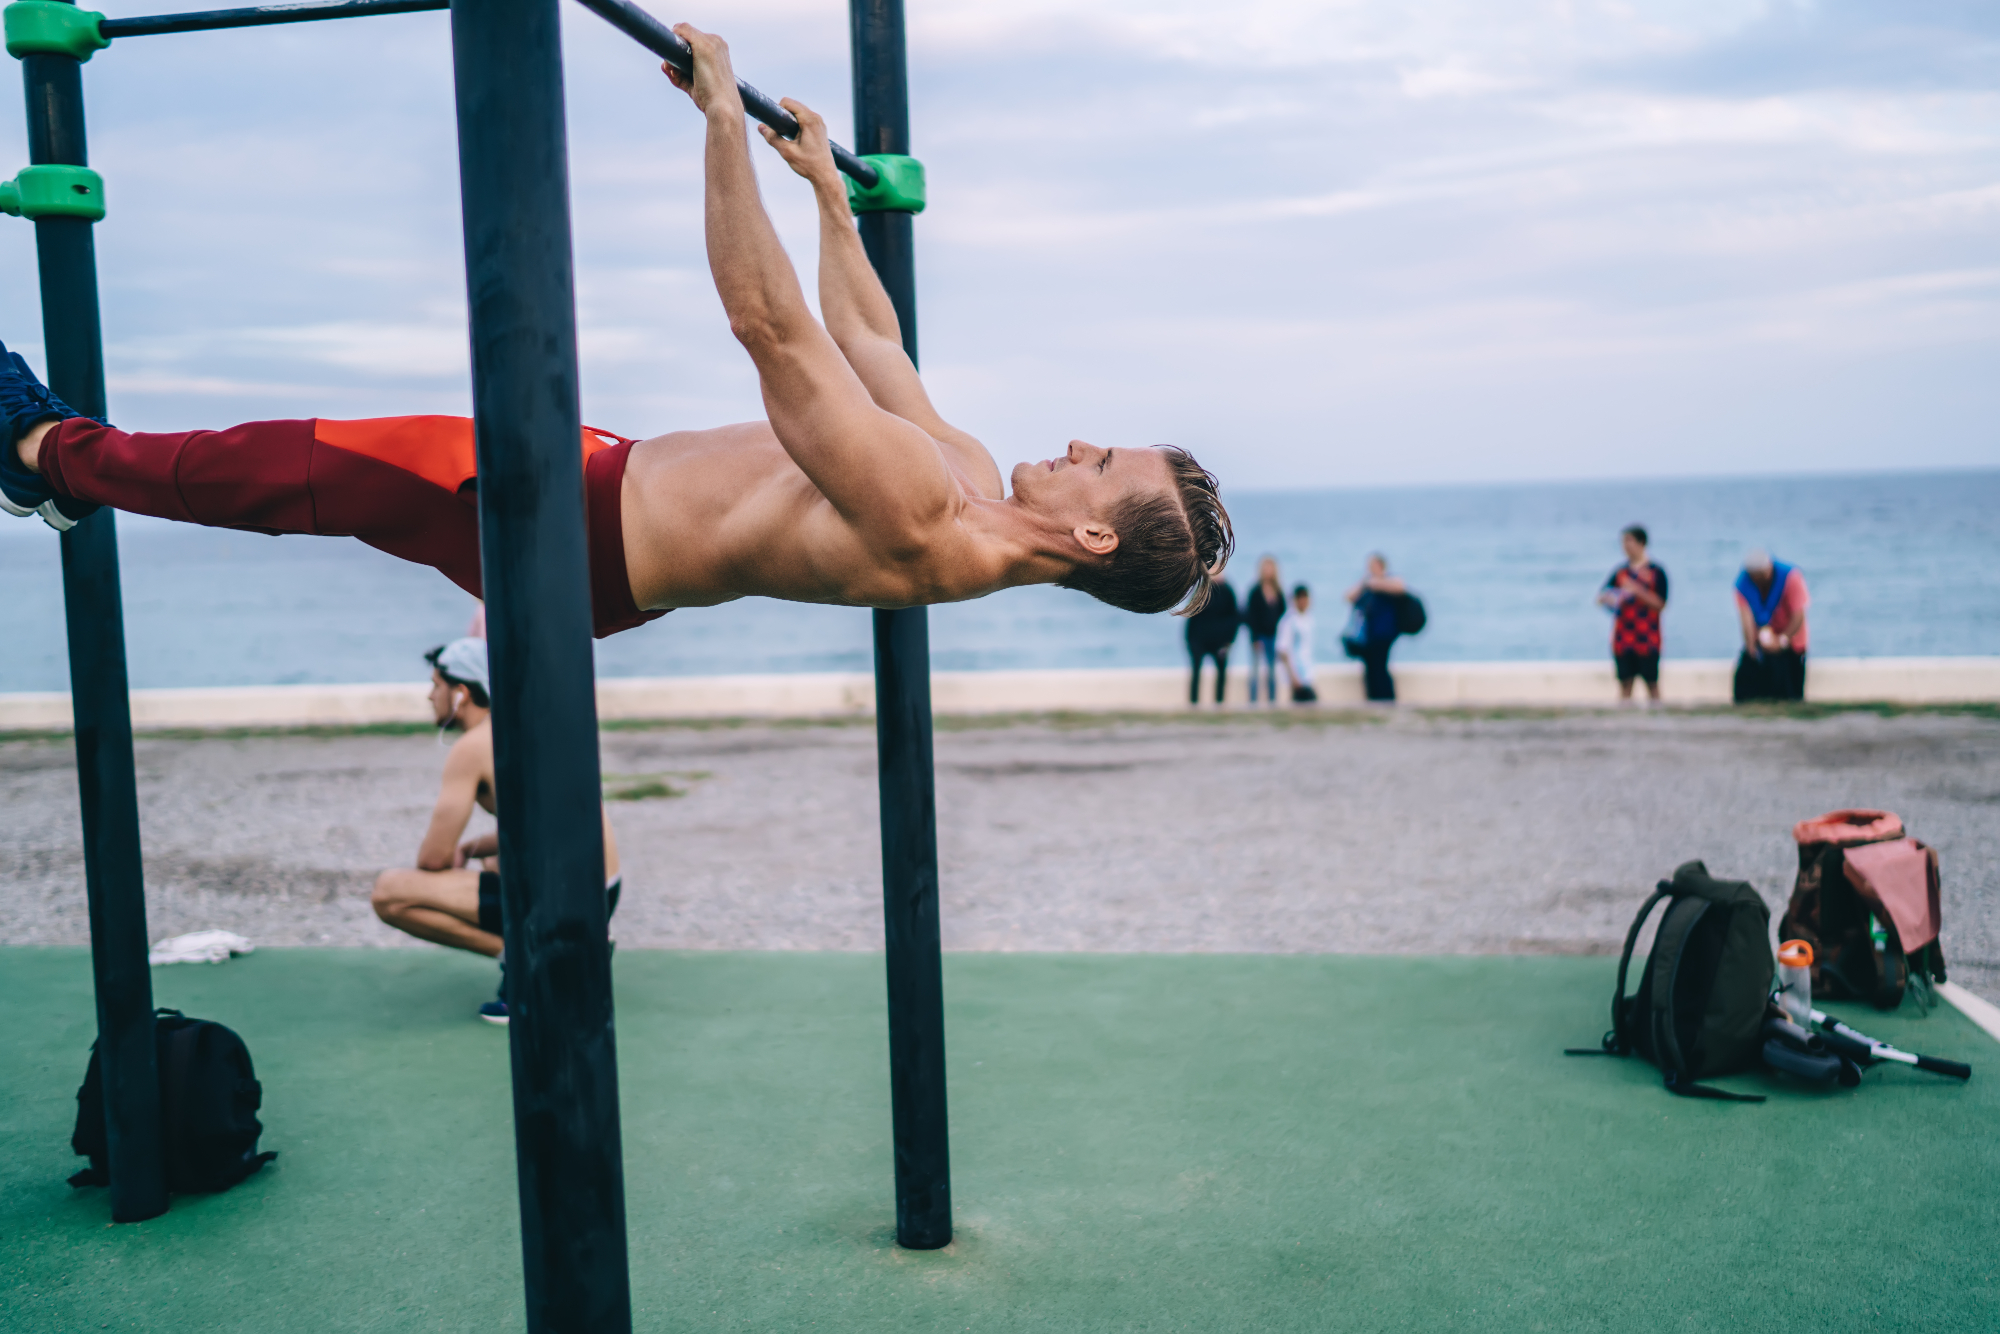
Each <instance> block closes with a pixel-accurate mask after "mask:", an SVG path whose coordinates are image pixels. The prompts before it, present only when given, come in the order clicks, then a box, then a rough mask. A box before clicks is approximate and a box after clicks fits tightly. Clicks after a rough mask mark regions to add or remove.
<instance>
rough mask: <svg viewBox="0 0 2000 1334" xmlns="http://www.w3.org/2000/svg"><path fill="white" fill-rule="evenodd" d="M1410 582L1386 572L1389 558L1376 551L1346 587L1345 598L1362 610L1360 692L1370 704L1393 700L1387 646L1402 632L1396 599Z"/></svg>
mask: <svg viewBox="0 0 2000 1334" xmlns="http://www.w3.org/2000/svg"><path fill="white" fill-rule="evenodd" d="M1409 591H1410V588H1409V585H1408V584H1405V583H1404V582H1403V581H1402V580H1401V579H1398V578H1396V576H1394V575H1392V574H1390V573H1389V558H1388V557H1387V556H1384V555H1383V554H1382V553H1381V552H1379V551H1377V552H1374V553H1372V554H1371V555H1370V556H1369V557H1368V572H1367V573H1366V574H1364V575H1363V576H1362V577H1361V582H1360V583H1358V584H1356V585H1355V586H1354V587H1352V588H1350V589H1348V590H1347V600H1348V601H1349V602H1351V603H1353V604H1354V609H1355V610H1356V611H1358V612H1360V613H1361V649H1360V652H1359V653H1358V654H1356V656H1357V657H1359V658H1360V659H1361V686H1362V692H1363V693H1364V694H1365V695H1366V696H1367V697H1368V701H1369V703H1371V704H1393V703H1395V702H1396V680H1395V678H1394V677H1392V676H1390V675H1389V650H1390V648H1391V647H1392V646H1394V644H1395V642H1396V636H1397V635H1399V634H1401V633H1402V630H1401V628H1400V626H1399V624H1398V622H1399V616H1398V610H1399V609H1398V607H1397V600H1398V599H1399V598H1401V597H1402V596H1403V595H1404V594H1406V593H1408V592H1409Z"/></svg>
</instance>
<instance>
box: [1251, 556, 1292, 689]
mask: <svg viewBox="0 0 2000 1334" xmlns="http://www.w3.org/2000/svg"><path fill="white" fill-rule="evenodd" d="M1284 619H1285V586H1284V585H1283V584H1281V583H1279V582H1278V560H1277V557H1275V556H1266V557H1264V558H1263V559H1262V560H1260V561H1258V562H1257V582H1256V583H1254V584H1252V585H1251V586H1250V595H1249V596H1248V597H1246V598H1244V599H1243V624H1244V626H1245V628H1247V629H1248V630H1249V631H1250V702H1251V703H1252V704H1255V703H1256V702H1257V673H1258V671H1259V670H1260V669H1261V670H1262V671H1263V673H1264V693H1265V697H1266V699H1268V700H1269V702H1270V703H1272V704H1276V703H1277V702H1278V622H1280V621H1282V620H1284Z"/></svg>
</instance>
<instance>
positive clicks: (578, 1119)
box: [451, 0, 632, 1334]
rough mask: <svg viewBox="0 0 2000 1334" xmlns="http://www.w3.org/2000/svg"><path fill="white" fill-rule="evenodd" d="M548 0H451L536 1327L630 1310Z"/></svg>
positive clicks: (574, 1324)
mask: <svg viewBox="0 0 2000 1334" xmlns="http://www.w3.org/2000/svg"><path fill="white" fill-rule="evenodd" d="M556 4H557V0H456V2H455V3H454V4H453V5H452V9H451V31H452V51H453V59H454V65H455V69H456V79H457V88H458V146H459V175H460V187H461V191H462V194H463V203H464V214H465V272H466V288H467V293H468V296H469V298H470V305H471V316H472V396H473V420H474V424H475V431H476V434H477V437H478V442H479V523H480V547H481V553H482V566H483V580H484V588H485V595H486V611H487V616H486V624H487V642H488V646H489V648H490V650H491V653H492V672H493V742H494V778H495V784H496V787H497V789H498V793H499V809H500V864H501V865H502V866H503V867H505V868H506V870H505V881H504V883H503V887H502V896H503V912H504V917H505V927H506V930H505V935H506V940H507V987H508V993H507V1002H508V1009H509V1011H510V1013H511V1016H512V1024H511V1025H510V1032H511V1043H512V1048H513V1061H514V1141H515V1157H516V1162H517V1165H518V1169H519V1173H520V1195H521V1252H522V1258H523V1267H524V1279H525V1283H526V1288H527V1306H528V1328H529V1329H530V1330H532V1331H537V1332H538V1334H539V1332H540V1331H557V1330H561V1331H570V1330H589V1331H620V1332H621V1334H622V1331H628V1330H630V1329H631V1328H632V1293H631V1280H630V1275H629V1272H628V1269H627V1260H626V1249H625V1178H624V1168H623V1155H622V1152H621V1148H620V1142H619V1124H618V1067H617V1051H616V1043H615V1040H614V1034H613V1030H612V1010H611V950H610V944H609V941H608V939H607V936H606V920H605V919H606V904H605V898H604V841H603V835H602V833H601V832H600V831H601V828H602V822H601V817H600V815H599V809H600V802H601V796H600V792H601V787H600V784H599V775H598V757H597V703H596V696H595V691H594V683H593V674H592V663H591V648H590V632H591V620H590V580H589V565H588V547H587V544H586V537H585V529H584V502H583V463H582V446H581V439H582V435H581V431H582V428H581V424H580V417H579V409H578V404H577V374H576V302H575V296H574V290H573V286H572V275H571V246H570V230H569V167H568V161H567V154H566V151H565V148H564V140H563V135H564V127H563V86H562V49H561V30H560V25H559V23H558V20H557V13H556Z"/></svg>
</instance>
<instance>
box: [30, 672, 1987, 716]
mask: <svg viewBox="0 0 2000 1334" xmlns="http://www.w3.org/2000/svg"><path fill="white" fill-rule="evenodd" d="M1732 669H1733V664H1732V663H1731V662H1728V661H1724V660H1720V659H1715V660H1703V659H1687V660H1680V661H1673V660H1670V661H1668V662H1666V663H1664V664H1662V666H1661V669H1660V685H1661V692H1662V694H1663V695H1664V696H1665V698H1666V700H1667V702H1668V703H1670V704H1726V703H1728V702H1729V684H1730V673H1731V671H1732ZM1395 674H1396V688H1397V692H1398V694H1399V695H1400V697H1401V699H1402V701H1403V702H1404V703H1406V704H1412V705H1417V706H1420V707H1432V708H1440V707H1453V706H1459V705H1472V706H1485V705H1499V706H1516V707H1579V708H1590V707H1604V706H1608V705H1611V704H1613V703H1615V702H1616V699H1617V693H1618V692H1617V685H1616V683H1615V681H1614V680H1613V678H1612V673H1611V664H1610V663H1609V662H1463V663H1410V664H1407V665H1398V666H1397V667H1396V668H1395ZM1230 675H1231V678H1232V679H1231V681H1230V684H1229V692H1228V698H1229V700H1230V701H1231V702H1232V703H1241V702H1242V701H1243V700H1244V698H1245V682H1244V676H1243V672H1242V671H1241V670H1240V669H1239V670H1236V671H1232V672H1231V673H1230ZM1315 684H1316V685H1317V687H1318V689H1319V694H1320V699H1321V701H1322V702H1323V703H1324V704H1327V705H1330V706H1334V707H1342V706H1349V705H1358V704H1360V703H1361V674H1360V670H1359V668H1358V667H1357V666H1356V665H1354V664H1352V663H1338V664H1332V665H1329V666H1326V667H1322V668H1320V669H1319V670H1318V672H1317V673H1316V674H1315ZM1213 688H1214V687H1213V684H1212V678H1211V680H1210V681H1209V682H1206V683H1205V685H1204V690H1203V694H1204V696H1205V697H1206V696H1208V695H1210V694H1211V693H1212V691H1213ZM427 689H428V687H427V686H426V685H425V684H424V683H423V682H395V683H388V684H381V685H291V686H217V687H203V688H197V689H180V690H135V691H133V692H132V717H133V721H134V723H135V724H136V725H137V726H139V727H142V728H145V727H198V728H214V727H315V726H333V727H338V726H358V725H364V724H369V723H421V722H427V721H429V718H430V711H429V709H428V707H427V706H426V704H425V694H426V691H427ZM931 689H932V702H933V707H934V708H935V709H936V711H937V712H939V713H1015V712H1020V713H1038V712H1053V711H1060V710H1080V711H1093V712H1095V711H1140V712H1151V711H1168V710H1174V709H1182V708H1186V707H1187V673H1186V671H1185V670H1183V669H1181V668H1176V667H1141V668H1118V669H1108V670H1099V671H1034V672H938V673H936V674H935V675H934V676H933V677H932V686H931ZM1806 698H1807V699H1808V700H1811V701H1815V702H1819V703H1861V702H1882V703H1894V704H1956V703H1994V702H2000V657H1961V658H1826V659H1817V658H1816V659H1813V660H1811V663H1810V666H1809V669H1808V671H1807V679H1806ZM874 704H875V688H874V681H873V678H871V677H870V676H868V675H867V674H865V673H833V672H828V673H814V674H800V675H790V676H779V675H769V676H670V677H650V678H641V677H625V678H619V677H614V678H607V679H605V680H602V681H599V682H598V685H597V707H598V713H599V715H600V716H601V717H603V718H605V719H607V720H612V719H651V718H730V717H753V718H754V717H763V718H803V717H823V716H828V715H858V714H866V713H869V712H871V711H872V710H873V709H874ZM69 725H70V709H69V696H68V695H67V694H63V693H57V692H47V693H35V694H0V731H26V730H35V729H48V728H67V727H68V726H69Z"/></svg>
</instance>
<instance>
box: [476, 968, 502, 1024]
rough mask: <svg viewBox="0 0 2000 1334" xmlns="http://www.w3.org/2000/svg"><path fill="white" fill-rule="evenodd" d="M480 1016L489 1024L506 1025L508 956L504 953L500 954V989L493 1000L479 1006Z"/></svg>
mask: <svg viewBox="0 0 2000 1334" xmlns="http://www.w3.org/2000/svg"><path fill="white" fill-rule="evenodd" d="M479 1017H480V1018H481V1019H484V1020H485V1021H486V1022H487V1023H489V1024H499V1025H501V1026H502V1027H505V1026H506V1023H507V956H506V955H504V954H503V955H501V956H500V990H499V991H498V992H496V993H495V994H494V997H493V999H492V1000H490V1001H487V1002H486V1003H485V1004H484V1005H482V1006H480V1007H479Z"/></svg>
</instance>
